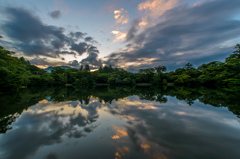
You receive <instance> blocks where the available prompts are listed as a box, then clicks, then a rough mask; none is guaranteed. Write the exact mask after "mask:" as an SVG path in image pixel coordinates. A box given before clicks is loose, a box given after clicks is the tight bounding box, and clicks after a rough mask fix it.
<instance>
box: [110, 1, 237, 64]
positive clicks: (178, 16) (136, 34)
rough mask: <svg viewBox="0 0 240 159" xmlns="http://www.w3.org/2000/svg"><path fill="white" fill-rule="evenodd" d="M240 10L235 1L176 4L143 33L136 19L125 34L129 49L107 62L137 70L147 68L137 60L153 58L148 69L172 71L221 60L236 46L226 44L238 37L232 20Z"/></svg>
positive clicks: (112, 55) (113, 56) (116, 54)
mask: <svg viewBox="0 0 240 159" xmlns="http://www.w3.org/2000/svg"><path fill="white" fill-rule="evenodd" d="M213 8H214V9H213ZM239 9H240V1H238V0H231V2H227V1H206V2H205V3H201V4H199V5H197V6H189V5H187V4H185V5H177V6H176V7H174V8H172V9H169V10H167V11H165V12H164V13H162V14H161V15H160V16H159V17H158V18H159V19H160V21H159V22H158V23H157V24H155V25H153V26H150V27H147V28H145V29H144V30H142V31H139V29H140V28H139V27H138V21H137V20H135V22H134V21H133V23H132V25H131V27H130V30H129V31H128V34H127V38H126V39H127V42H128V48H126V49H125V50H121V51H117V52H114V53H112V54H110V55H108V56H107V59H108V60H107V61H106V63H108V64H112V66H114V65H115V66H121V67H125V68H129V67H130V66H128V65H127V64H129V63H132V65H135V66H137V65H138V66H139V67H138V69H139V68H141V66H145V65H146V64H141V63H142V61H139V59H141V58H145V59H153V58H155V60H152V61H150V62H149V66H151V67H155V66H159V65H165V66H167V67H169V68H171V69H175V68H177V67H182V66H183V65H184V64H185V63H187V62H190V63H191V62H193V61H194V62H196V63H198V64H202V63H205V62H208V61H210V60H211V59H213V58H214V59H220V60H223V59H224V57H227V56H228V55H229V53H230V52H231V47H232V46H233V45H235V44H232V46H230V47H229V45H228V46H226V45H225V43H226V42H228V41H230V40H233V39H236V38H239V35H240V30H239V27H240V21H239V20H232V19H233V18H232V16H234V15H236V13H237V12H238V11H239ZM140 22H141V21H140V20H139V23H140ZM132 68H133V67H132Z"/></svg>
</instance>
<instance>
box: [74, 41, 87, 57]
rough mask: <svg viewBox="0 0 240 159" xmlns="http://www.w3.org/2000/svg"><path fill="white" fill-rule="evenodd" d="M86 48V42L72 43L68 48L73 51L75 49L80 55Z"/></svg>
mask: <svg viewBox="0 0 240 159" xmlns="http://www.w3.org/2000/svg"><path fill="white" fill-rule="evenodd" d="M87 48H88V44H87V43H85V42H80V43H78V44H73V45H72V46H71V48H70V49H71V50H73V51H77V52H78V54H79V55H82V54H83V53H85V52H86V51H87Z"/></svg>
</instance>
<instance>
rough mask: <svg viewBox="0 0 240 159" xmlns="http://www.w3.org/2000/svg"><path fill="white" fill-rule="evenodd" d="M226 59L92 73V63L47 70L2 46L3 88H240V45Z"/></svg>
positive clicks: (0, 81)
mask: <svg viewBox="0 0 240 159" xmlns="http://www.w3.org/2000/svg"><path fill="white" fill-rule="evenodd" d="M235 49H236V50H235V51H234V52H233V53H232V54H231V55H230V56H229V57H227V58H226V60H225V62H219V61H213V62H210V63H207V64H202V65H201V66H199V67H198V68H194V67H193V66H192V64H190V63H187V64H186V65H185V66H184V67H183V68H178V69H176V70H175V71H171V72H166V71H167V68H166V67H165V66H159V67H155V68H148V69H140V70H139V72H138V73H131V72H127V71H125V70H123V69H119V68H112V67H111V65H110V66H104V67H100V68H99V69H98V70H97V71H94V72H90V68H89V65H86V66H84V67H83V66H81V67H80V68H79V69H76V68H72V69H62V68H60V67H54V68H53V69H52V71H51V73H47V72H46V71H44V70H43V69H40V68H38V67H36V66H34V65H31V64H30V63H29V61H26V60H25V59H24V58H23V57H21V58H17V57H14V56H12V55H13V54H14V52H11V51H8V50H5V49H4V48H3V47H0V56H1V58H0V89H1V91H6V90H12V89H18V88H21V87H23V86H28V87H30V86H65V85H67V84H68V85H73V86H75V87H77V88H83V87H90V86H94V85H96V84H108V85H135V84H139V83H151V84H152V85H159V86H166V85H167V84H168V83H174V84H175V85H188V86H192V85H195V86H197V85H204V86H211V87H213V86H215V87H224V88H225V89H227V90H229V91H239V90H240V44H237V45H236V46H235Z"/></svg>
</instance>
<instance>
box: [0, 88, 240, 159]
mask: <svg viewBox="0 0 240 159" xmlns="http://www.w3.org/2000/svg"><path fill="white" fill-rule="evenodd" d="M239 96H240V95H239V93H233V92H227V91H224V90H217V89H207V88H203V87H201V88H186V87H170V88H156V87H97V88H93V89H74V88H71V87H68V88H32V89H22V90H20V91H19V92H11V93H8V94H2V95H1V97H0V102H1V106H0V108H1V109H0V158H1V159H67V158H69V159H100V158H103V159H108V158H109V159H122V158H129V159H145V158H146V159H193V158H199V159H208V158H209V159H237V158H240V150H239V147H240V119H239V117H240V100H239Z"/></svg>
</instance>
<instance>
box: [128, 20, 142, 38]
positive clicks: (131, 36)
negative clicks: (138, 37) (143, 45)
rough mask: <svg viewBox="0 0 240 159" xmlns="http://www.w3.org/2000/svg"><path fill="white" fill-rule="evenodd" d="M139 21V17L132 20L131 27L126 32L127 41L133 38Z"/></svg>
mask: <svg viewBox="0 0 240 159" xmlns="http://www.w3.org/2000/svg"><path fill="white" fill-rule="evenodd" d="M139 22H140V20H139V19H135V20H133V22H132V25H131V28H130V29H129V31H128V33H127V37H126V41H129V40H131V39H133V38H134V36H135V34H136V32H137V30H138V28H139Z"/></svg>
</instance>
